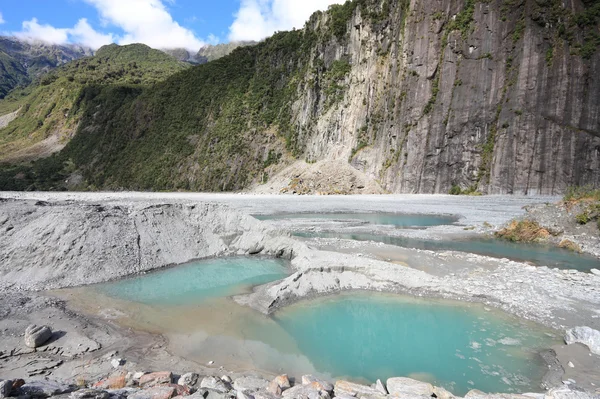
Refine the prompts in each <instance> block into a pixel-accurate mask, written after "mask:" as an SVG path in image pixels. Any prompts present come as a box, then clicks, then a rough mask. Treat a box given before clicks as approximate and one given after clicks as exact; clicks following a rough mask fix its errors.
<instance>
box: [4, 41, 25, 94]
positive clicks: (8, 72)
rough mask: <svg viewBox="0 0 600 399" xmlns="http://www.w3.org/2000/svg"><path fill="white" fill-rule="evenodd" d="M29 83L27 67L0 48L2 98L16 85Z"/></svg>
mask: <svg viewBox="0 0 600 399" xmlns="http://www.w3.org/2000/svg"><path fill="white" fill-rule="evenodd" d="M27 83H28V78H27V71H26V70H25V68H23V66H22V65H21V64H20V63H19V62H18V61H17V60H16V59H14V58H13V57H11V56H10V55H8V54H6V53H5V52H4V51H2V50H0V99H1V98H4V97H5V96H6V95H7V94H8V93H9V92H10V91H11V90H12V89H14V88H15V87H17V86H20V85H24V84H27Z"/></svg>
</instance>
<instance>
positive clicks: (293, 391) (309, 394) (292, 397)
mask: <svg viewBox="0 0 600 399" xmlns="http://www.w3.org/2000/svg"><path fill="white" fill-rule="evenodd" d="M324 394H326V395H327V396H329V395H328V394H327V392H323V391H319V390H318V389H316V388H314V387H312V386H310V385H296V386H293V387H291V388H290V389H286V390H285V391H284V392H283V397H284V398H289V399H296V398H306V399H322V398H323V395H324Z"/></svg>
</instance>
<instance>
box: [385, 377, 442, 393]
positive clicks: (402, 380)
mask: <svg viewBox="0 0 600 399" xmlns="http://www.w3.org/2000/svg"><path fill="white" fill-rule="evenodd" d="M387 389H388V392H389V393H390V395H399V394H411V395H423V396H431V395H433V385H431V384H429V383H427V382H421V381H417V380H413V379H412V378H406V377H395V378H388V380H387Z"/></svg>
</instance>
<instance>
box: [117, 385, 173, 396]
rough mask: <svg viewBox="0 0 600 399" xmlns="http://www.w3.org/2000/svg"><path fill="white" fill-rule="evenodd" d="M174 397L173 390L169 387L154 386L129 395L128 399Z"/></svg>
mask: <svg viewBox="0 0 600 399" xmlns="http://www.w3.org/2000/svg"><path fill="white" fill-rule="evenodd" d="M174 396H175V388H173V387H169V386H154V387H152V388H146V389H142V390H141V391H137V392H135V393H133V394H131V395H129V396H128V397H127V398H128V399H171V398H172V397H174Z"/></svg>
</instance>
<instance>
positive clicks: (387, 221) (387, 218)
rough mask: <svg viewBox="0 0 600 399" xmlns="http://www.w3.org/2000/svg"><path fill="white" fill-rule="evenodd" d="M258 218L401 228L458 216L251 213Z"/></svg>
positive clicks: (445, 221)
mask: <svg viewBox="0 0 600 399" xmlns="http://www.w3.org/2000/svg"><path fill="white" fill-rule="evenodd" d="M253 216H254V217H255V218H256V219H258V220H285V219H318V220H331V221H360V222H364V223H371V224H380V225H392V226H396V227H401V228H409V227H431V226H440V225H445V224H452V223H454V222H456V221H457V220H458V218H456V217H453V216H446V215H412V214H401V213H281V214H275V215H253Z"/></svg>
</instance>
